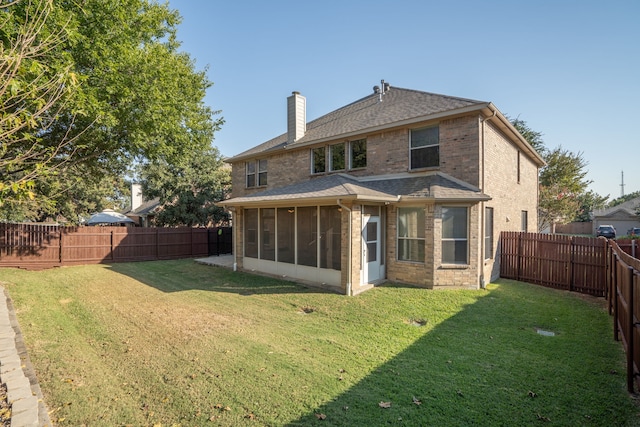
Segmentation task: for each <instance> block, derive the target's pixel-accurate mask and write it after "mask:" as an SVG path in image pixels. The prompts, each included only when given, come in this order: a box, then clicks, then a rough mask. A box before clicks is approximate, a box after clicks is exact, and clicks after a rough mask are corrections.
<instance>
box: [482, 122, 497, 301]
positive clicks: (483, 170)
mask: <svg viewBox="0 0 640 427" xmlns="http://www.w3.org/2000/svg"><path fill="white" fill-rule="evenodd" d="M496 114H497V111H496V110H493V115H492V116H489V117H487V118H486V119H484V120H482V138H480V140H481V144H482V147H481V150H482V176H481V177H480V185H481V187H480V189H481V190H482V192H484V177H485V175H486V171H485V157H486V156H485V145H484V135H485V128H484V124H485V122H487V121H489V120H491V119H493V118H494V117H495V116H496ZM485 203H486V202H482V205H481V209H482V210H481V212H480V215H479V216H480V218H482V221H481V223H480V230H481V231H480V232H481V233H482V234H481V236H482V238H481V239H480V265H481V266H482V269H481V271H480V288H481V289H485V288H486V286H487V283H486V280H485V278H484V253H485V250H486V248H485V242H484V234H485V233H486V232H487V230H486V224H485V222H486V218H485V210H484V204H485ZM491 240H492V241H493V239H491ZM494 262H495V261H494Z"/></svg>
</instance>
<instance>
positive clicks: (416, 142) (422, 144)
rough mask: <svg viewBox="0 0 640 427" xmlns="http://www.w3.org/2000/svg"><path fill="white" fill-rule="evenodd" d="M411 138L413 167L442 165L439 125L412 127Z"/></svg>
mask: <svg viewBox="0 0 640 427" xmlns="http://www.w3.org/2000/svg"><path fill="white" fill-rule="evenodd" d="M410 139H411V141H410V150H409V151H410V156H411V169H421V168H430V167H437V166H440V130H439V127H438V126H430V127H426V128H421V129H412V130H411V132H410Z"/></svg>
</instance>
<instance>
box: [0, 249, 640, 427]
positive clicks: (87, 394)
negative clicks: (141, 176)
mask: <svg viewBox="0 0 640 427" xmlns="http://www.w3.org/2000/svg"><path fill="white" fill-rule="evenodd" d="M0 281H1V282H3V284H4V285H5V286H6V287H7V289H8V291H9V294H10V295H11V297H12V299H13V301H14V304H15V306H16V308H17V312H18V319H19V321H20V324H21V327H22V331H23V334H24V336H25V340H26V344H27V347H28V350H29V354H30V356H31V359H32V362H33V364H34V366H35V369H36V371H37V375H38V378H39V380H40V386H41V387H42V389H43V392H44V394H45V400H46V403H47V405H48V407H49V410H50V411H51V418H52V420H53V421H54V422H55V423H56V424H58V425H70V426H78V425H91V426H95V425H105V426H114V425H135V426H138V425H162V426H171V425H182V426H191V425H203V426H217V425H220V426H237V425H251V426H258V425H268V426H283V425H287V426H298V425H300V426H303V425H304V426H307V425H321V426H338V425H340V426H381V425H403V426H426V425H438V426H439V425H482V426H485V425H492V426H493V425H505V426H516V425H517V426H522V425H541V424H545V425H563V426H577V425H587V426H612V425H640V418H639V417H638V413H639V410H638V407H637V405H636V404H635V402H634V401H633V399H632V398H631V397H630V396H629V395H628V394H627V393H626V388H625V364H624V354H623V352H622V349H621V344H620V343H618V342H615V341H613V338H612V326H611V325H612V319H611V318H610V317H609V316H608V314H607V313H606V311H605V310H604V308H603V305H604V304H603V301H602V300H598V299H592V298H589V297H583V296H579V295H575V294H569V293H565V292H560V291H555V290H550V289H546V288H541V287H537V286H534V285H528V284H523V283H518V282H513V281H507V280H502V281H500V282H498V283H495V284H491V285H489V286H488V289H487V290H482V291H469V290H455V291H429V290H424V289H417V288H411V287H404V286H399V285H387V286H382V287H378V288H375V289H373V290H371V291H368V292H366V293H364V294H361V295H359V296H356V297H345V296H342V295H336V294H331V293H324V292H321V291H318V290H313V289H307V288H304V287H300V286H298V285H296V284H293V283H290V282H285V281H280V280H275V279H269V278H264V277H259V276H253V275H249V274H244V273H232V272H230V271H227V270H224V269H220V268H214V267H207V266H202V265H198V264H194V262H193V261H191V260H180V261H157V262H145V263H131V264H114V265H93V266H82V267H69V268H59V269H53V270H47V271H41V272H27V271H19V270H12V269H3V270H0ZM537 329H543V330H546V331H551V332H554V333H555V336H543V335H540V334H539V333H537ZM384 406H390V407H384ZM320 418H323V419H320Z"/></svg>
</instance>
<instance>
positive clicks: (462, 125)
mask: <svg viewBox="0 0 640 427" xmlns="http://www.w3.org/2000/svg"><path fill="white" fill-rule="evenodd" d="M478 125H479V123H478V116H477V115H473V116H464V117H459V118H455V119H449V120H443V121H442V122H440V169H439V170H440V171H441V172H444V173H447V174H449V175H451V176H454V177H456V178H458V179H461V180H462V181H465V182H467V183H469V184H471V185H475V186H476V187H479V186H480V183H479V177H480V172H479V164H480V144H479V127H478Z"/></svg>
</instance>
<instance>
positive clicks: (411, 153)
mask: <svg viewBox="0 0 640 427" xmlns="http://www.w3.org/2000/svg"><path fill="white" fill-rule="evenodd" d="M287 117H288V119H287V125H288V130H287V133H285V134H283V135H280V136H278V137H276V138H274V139H271V140H269V141H267V142H265V143H263V144H261V145H258V146H256V147H254V148H252V149H250V150H248V151H245V152H243V153H241V154H238V155H237V156H234V157H232V158H230V159H228V160H227V161H228V162H230V163H231V164H232V182H233V184H232V185H233V192H232V198H231V199H229V200H226V201H224V202H222V204H223V205H225V206H227V207H229V208H230V209H231V210H232V211H233V212H234V254H235V255H234V256H235V265H236V267H237V268H238V269H243V270H246V271H255V272H262V273H266V274H270V275H277V276H280V277H286V278H291V279H295V280H299V281H301V282H307V283H312V284H316V285H320V286H323V287H326V288H330V289H334V290H336V291H338V292H342V293H346V294H348V295H354V294H357V293H359V292H362V291H364V290H366V289H369V288H371V287H372V286H374V285H375V284H378V283H381V282H383V281H385V280H390V281H395V282H403V283H409V284H413V285H417V286H422V287H425V288H434V287H446V286H455V287H469V288H478V287H481V286H483V285H484V284H485V283H486V282H489V281H490V280H491V279H495V278H496V277H497V275H498V273H499V265H498V263H499V259H498V258H497V256H496V255H497V254H496V251H497V247H498V237H499V235H500V232H501V231H503V230H514V231H519V230H530V231H533V230H537V192H538V168H539V167H540V166H542V165H543V164H544V163H543V160H542V158H541V157H540V156H539V155H538V154H537V153H536V152H535V150H534V149H533V148H532V147H531V146H530V145H529V144H528V143H527V142H526V140H525V139H524V138H523V137H522V136H521V135H520V134H519V133H518V132H517V130H516V129H515V128H514V127H513V126H512V125H511V124H510V123H509V121H508V120H507V119H506V118H505V116H504V115H503V114H502V113H500V111H498V109H497V108H496V107H495V106H494V105H493V104H492V103H490V102H482V101H474V100H470V99H463V98H457V97H451V96H444V95H437V94H433V93H426V92H420V91H415V90H408V89H400V88H389V87H388V85H386V84H384V83H383V84H382V87H375V88H374V93H372V94H371V95H369V96H366V97H364V98H362V99H360V100H357V101H355V102H353V103H351V104H349V105H346V106H344V107H342V108H339V109H337V110H335V111H332V112H330V113H328V114H326V115H324V116H322V117H320V118H318V119H316V120H313V121H311V122H309V123H307V122H306V99H305V98H304V97H303V96H302V95H300V94H299V93H298V92H293V94H292V95H291V96H290V97H289V98H287Z"/></svg>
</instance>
